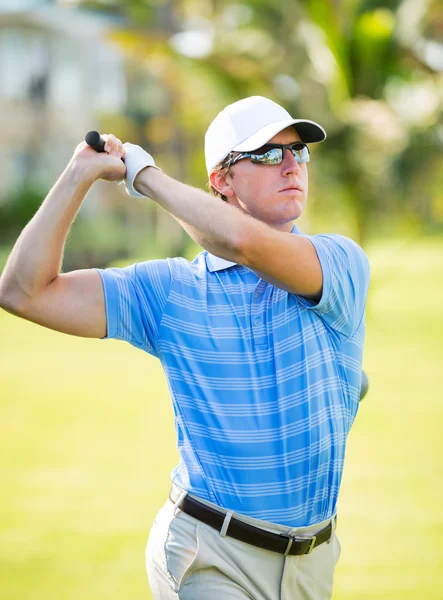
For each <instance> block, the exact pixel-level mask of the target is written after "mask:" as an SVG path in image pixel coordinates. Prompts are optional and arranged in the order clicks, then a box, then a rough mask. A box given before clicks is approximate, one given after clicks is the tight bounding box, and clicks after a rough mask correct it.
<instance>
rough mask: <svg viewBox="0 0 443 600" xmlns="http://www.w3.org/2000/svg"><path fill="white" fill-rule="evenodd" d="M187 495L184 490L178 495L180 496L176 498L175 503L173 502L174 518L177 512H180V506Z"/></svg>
mask: <svg viewBox="0 0 443 600" xmlns="http://www.w3.org/2000/svg"><path fill="white" fill-rule="evenodd" d="M187 495H188V492H187V491H186V490H183V491H182V493H181V494H180V496H179V497H178V500H177V502H175V504H174V517H176V516H177V511H179V510H180V504H181V503H182V502H183V500H184V499H185V498H186V496H187Z"/></svg>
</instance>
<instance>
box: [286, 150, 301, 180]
mask: <svg viewBox="0 0 443 600" xmlns="http://www.w3.org/2000/svg"><path fill="white" fill-rule="evenodd" d="M282 167H283V171H284V173H285V174H287V173H298V171H299V170H300V165H299V164H298V162H297V161H296V160H295V157H294V155H293V154H292V152H291V150H289V148H286V149H285V154H284V156H283V161H282Z"/></svg>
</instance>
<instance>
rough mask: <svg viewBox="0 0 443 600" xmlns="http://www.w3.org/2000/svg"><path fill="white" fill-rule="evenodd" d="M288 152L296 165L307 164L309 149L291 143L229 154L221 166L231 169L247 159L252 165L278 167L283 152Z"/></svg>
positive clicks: (305, 146) (267, 145) (300, 144)
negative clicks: (234, 154) (233, 154)
mask: <svg viewBox="0 0 443 600" xmlns="http://www.w3.org/2000/svg"><path fill="white" fill-rule="evenodd" d="M286 150H290V151H291V152H292V156H293V157H294V158H295V160H296V162H297V163H298V164H302V163H307V162H309V158H310V154H309V148H308V147H307V145H306V144H304V143H303V142H293V143H292V144H265V145H264V146H262V147H261V148H257V150H252V151H251V152H241V153H240V154H237V155H236V156H232V155H231V154H229V155H228V156H227V158H226V159H225V160H224V161H223V164H222V165H221V166H222V168H223V169H224V168H225V167H232V165H235V163H237V162H238V161H239V160H243V159H244V158H249V159H250V160H251V162H252V163H254V164H257V165H279V164H280V163H281V162H282V160H283V157H284V155H285V151H286Z"/></svg>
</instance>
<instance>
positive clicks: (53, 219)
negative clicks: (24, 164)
mask: <svg viewBox="0 0 443 600" xmlns="http://www.w3.org/2000/svg"><path fill="white" fill-rule="evenodd" d="M92 182H93V180H92V179H87V178H86V177H85V175H84V173H82V172H81V170H79V169H77V168H76V167H75V165H73V164H72V163H70V164H69V165H68V166H67V167H66V169H65V171H64V172H63V173H62V175H61V176H60V178H59V180H58V181H57V183H56V184H55V185H54V187H53V188H52V189H51V191H50V192H49V194H48V196H47V197H46V199H45V201H44V202H43V204H42V205H41V207H40V208H39V210H38V211H37V213H36V214H35V215H34V217H33V218H32V220H31V221H30V222H29V223H28V225H26V227H25V228H24V230H23V231H22V233H21V234H20V237H19V238H18V240H17V242H16V243H15V245H14V247H13V249H12V251H11V254H10V256H9V258H8V261H7V263H6V267H5V269H4V270H3V273H2V275H1V278H0V296H1V298H2V303H3V304H4V305H5V306H6V305H7V304H8V301H10V302H13V303H14V304H20V303H23V302H26V300H27V299H30V298H32V297H34V296H36V295H37V294H38V293H40V292H41V291H43V290H44V289H45V288H46V286H47V285H49V283H51V281H52V280H53V279H55V278H56V277H57V275H58V274H59V271H60V267H61V262H62V258H63V250H64V245H65V241H66V237H67V235H68V232H69V229H70V227H71V225H72V223H73V221H74V219H75V216H76V214H77V212H78V210H79V208H80V205H81V203H82V201H83V199H84V197H85V195H86V193H87V191H88V190H89V188H90V187H91V185H92Z"/></svg>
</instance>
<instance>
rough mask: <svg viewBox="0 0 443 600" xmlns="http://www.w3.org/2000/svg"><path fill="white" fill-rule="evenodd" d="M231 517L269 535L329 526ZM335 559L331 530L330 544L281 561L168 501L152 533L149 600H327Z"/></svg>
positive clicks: (302, 533) (336, 550)
mask: <svg viewBox="0 0 443 600" xmlns="http://www.w3.org/2000/svg"><path fill="white" fill-rule="evenodd" d="M200 501H202V500H201V499H200ZM206 504H208V505H209V506H215V505H213V504H211V503H209V502H206ZM235 516H236V517H237V518H239V519H242V520H243V521H245V522H247V523H250V524H252V525H256V526H260V527H264V528H265V529H269V530H271V531H276V532H285V533H293V534H296V535H300V536H308V535H309V536H312V535H315V533H316V532H317V531H320V530H321V529H323V527H326V525H327V524H328V523H329V521H323V522H321V523H317V524H316V525H312V526H311V527H304V528H299V529H294V528H293V529H291V528H289V527H284V526H281V525H275V524H274V523H268V522H267V521H260V520H258V519H252V518H249V517H245V516H243V515H235ZM339 556H340V543H339V541H338V538H337V536H336V534H335V531H334V533H333V535H332V537H331V540H330V541H329V542H325V543H324V544H321V545H320V546H318V547H317V548H315V549H314V550H313V551H312V553H311V554H307V555H303V556H287V557H285V556H283V555H282V554H278V553H276V552H270V551H268V550H263V549H261V548H257V547H256V546H252V545H250V544H246V543H245V542H240V541H239V540H236V539H234V538H231V537H227V536H226V537H222V536H221V534H220V532H218V531H217V530H216V529H214V528H212V527H210V526H209V525H206V524H205V523H202V522H200V521H198V520H196V519H194V518H193V517H191V516H189V515H187V514H185V513H183V512H182V511H180V509H176V507H175V505H174V504H173V503H172V502H171V500H169V499H168V500H167V502H166V504H165V505H164V506H163V508H161V509H160V511H159V513H158V515H157V517H156V519H155V521H154V524H153V526H152V529H151V533H150V536H149V540H148V545H147V548H146V568H147V572H148V579H149V584H150V586H151V590H152V594H153V597H154V600H177V599H182V600H203V599H204V600H228V599H231V598H232V599H233V600H247V599H248V600H251V599H253V600H330V598H331V596H332V585H333V578H334V569H335V565H336V564H337V561H338V558H339Z"/></svg>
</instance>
